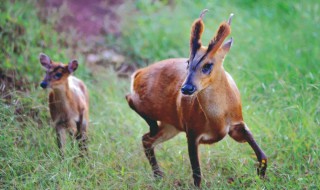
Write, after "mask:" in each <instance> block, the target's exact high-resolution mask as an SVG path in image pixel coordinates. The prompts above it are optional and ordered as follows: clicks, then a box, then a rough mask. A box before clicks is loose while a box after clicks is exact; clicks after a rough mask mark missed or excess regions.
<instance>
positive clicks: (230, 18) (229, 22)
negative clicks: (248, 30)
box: [228, 13, 234, 26]
mask: <svg viewBox="0 0 320 190" xmlns="http://www.w3.org/2000/svg"><path fill="white" fill-rule="evenodd" d="M233 15H234V14H233V13H231V14H230V16H229V19H228V24H229V26H230V25H231V21H232V17H233Z"/></svg>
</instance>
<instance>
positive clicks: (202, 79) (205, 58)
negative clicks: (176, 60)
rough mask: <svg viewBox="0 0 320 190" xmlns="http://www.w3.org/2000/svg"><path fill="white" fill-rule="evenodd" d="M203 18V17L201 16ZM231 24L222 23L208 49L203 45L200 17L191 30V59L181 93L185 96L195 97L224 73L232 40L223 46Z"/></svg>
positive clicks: (202, 26)
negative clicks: (224, 63)
mask: <svg viewBox="0 0 320 190" xmlns="http://www.w3.org/2000/svg"><path fill="white" fill-rule="evenodd" d="M201 16H203V15H201ZM230 21H231V20H230V19H229V23H222V24H221V25H220V27H219V29H218V31H217V33H216V35H215V37H214V38H213V39H212V40H211V41H210V43H209V45H208V47H204V46H202V45H201V40H200V38H201V35H202V32H203V28H204V25H203V22H202V18H201V17H200V18H199V19H197V20H196V21H195V22H194V23H193V25H192V28H191V39H190V58H189V61H188V67H187V70H188V74H187V77H186V79H185V81H184V83H183V84H182V87H181V92H182V94H184V95H193V94H194V93H197V92H200V91H201V90H203V89H205V88H207V87H208V86H209V85H210V84H212V83H213V82H214V80H215V76H216V75H218V74H219V72H221V71H223V67H222V63H223V60H224V57H225V55H226V54H227V53H228V51H229V49H230V47H231V44H232V39H231V40H229V41H227V42H226V43H225V44H224V45H222V43H223V41H224V39H225V38H226V37H227V36H228V35H229V34H230Z"/></svg>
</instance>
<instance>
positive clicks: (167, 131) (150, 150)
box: [142, 121, 180, 177]
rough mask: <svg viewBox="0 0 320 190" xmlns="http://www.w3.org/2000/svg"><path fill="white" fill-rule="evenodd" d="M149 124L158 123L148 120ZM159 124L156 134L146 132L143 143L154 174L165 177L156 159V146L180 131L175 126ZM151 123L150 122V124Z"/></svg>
mask: <svg viewBox="0 0 320 190" xmlns="http://www.w3.org/2000/svg"><path fill="white" fill-rule="evenodd" d="M147 123H148V124H149V123H151V124H153V125H156V124H157V122H156V121H152V122H150V121H149V122H147ZM159 123H160V125H159V126H158V129H159V130H158V132H157V133H156V134H155V135H153V136H152V135H151V132H150V133H146V134H144V135H143V136H142V145H143V148H144V152H145V155H146V157H147V159H148V161H149V163H150V165H151V167H152V171H153V175H154V177H163V174H164V173H163V172H162V171H161V169H160V167H159V165H158V162H157V160H156V156H155V153H154V147H155V146H156V145H157V144H160V143H162V142H165V141H167V140H169V139H171V138H173V137H174V136H176V135H177V134H178V133H179V132H180V131H178V130H177V129H176V128H175V127H174V126H172V125H169V124H165V123H161V122H159ZM149 125H150V124H149Z"/></svg>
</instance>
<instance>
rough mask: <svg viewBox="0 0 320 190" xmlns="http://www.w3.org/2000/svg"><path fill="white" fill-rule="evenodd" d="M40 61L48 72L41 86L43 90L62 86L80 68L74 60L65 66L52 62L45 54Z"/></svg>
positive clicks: (41, 55) (40, 57)
mask: <svg viewBox="0 0 320 190" xmlns="http://www.w3.org/2000/svg"><path fill="white" fill-rule="evenodd" d="M39 59H40V63H41V65H42V66H43V67H44V69H45V70H46V74H45V76H44V79H43V80H42V82H41V83H40V86H41V87H42V88H43V89H46V88H54V87H58V86H60V85H61V84H63V83H64V82H65V81H67V79H68V77H69V76H70V74H71V73H72V72H74V71H75V70H76V69H77V67H78V62H77V61H76V60H73V61H71V62H70V63H69V64H68V65H65V64H62V63H58V62H53V61H51V59H50V58H49V57H48V56H47V55H45V54H43V53H41V54H40V56H39Z"/></svg>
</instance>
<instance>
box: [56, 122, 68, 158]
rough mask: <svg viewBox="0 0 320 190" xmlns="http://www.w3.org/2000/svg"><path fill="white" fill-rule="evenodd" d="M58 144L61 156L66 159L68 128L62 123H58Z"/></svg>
mask: <svg viewBox="0 0 320 190" xmlns="http://www.w3.org/2000/svg"><path fill="white" fill-rule="evenodd" d="M56 134H57V144H58V148H59V151H60V156H61V158H62V159H64V147H65V144H66V128H65V127H64V125H62V124H57V125H56Z"/></svg>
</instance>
